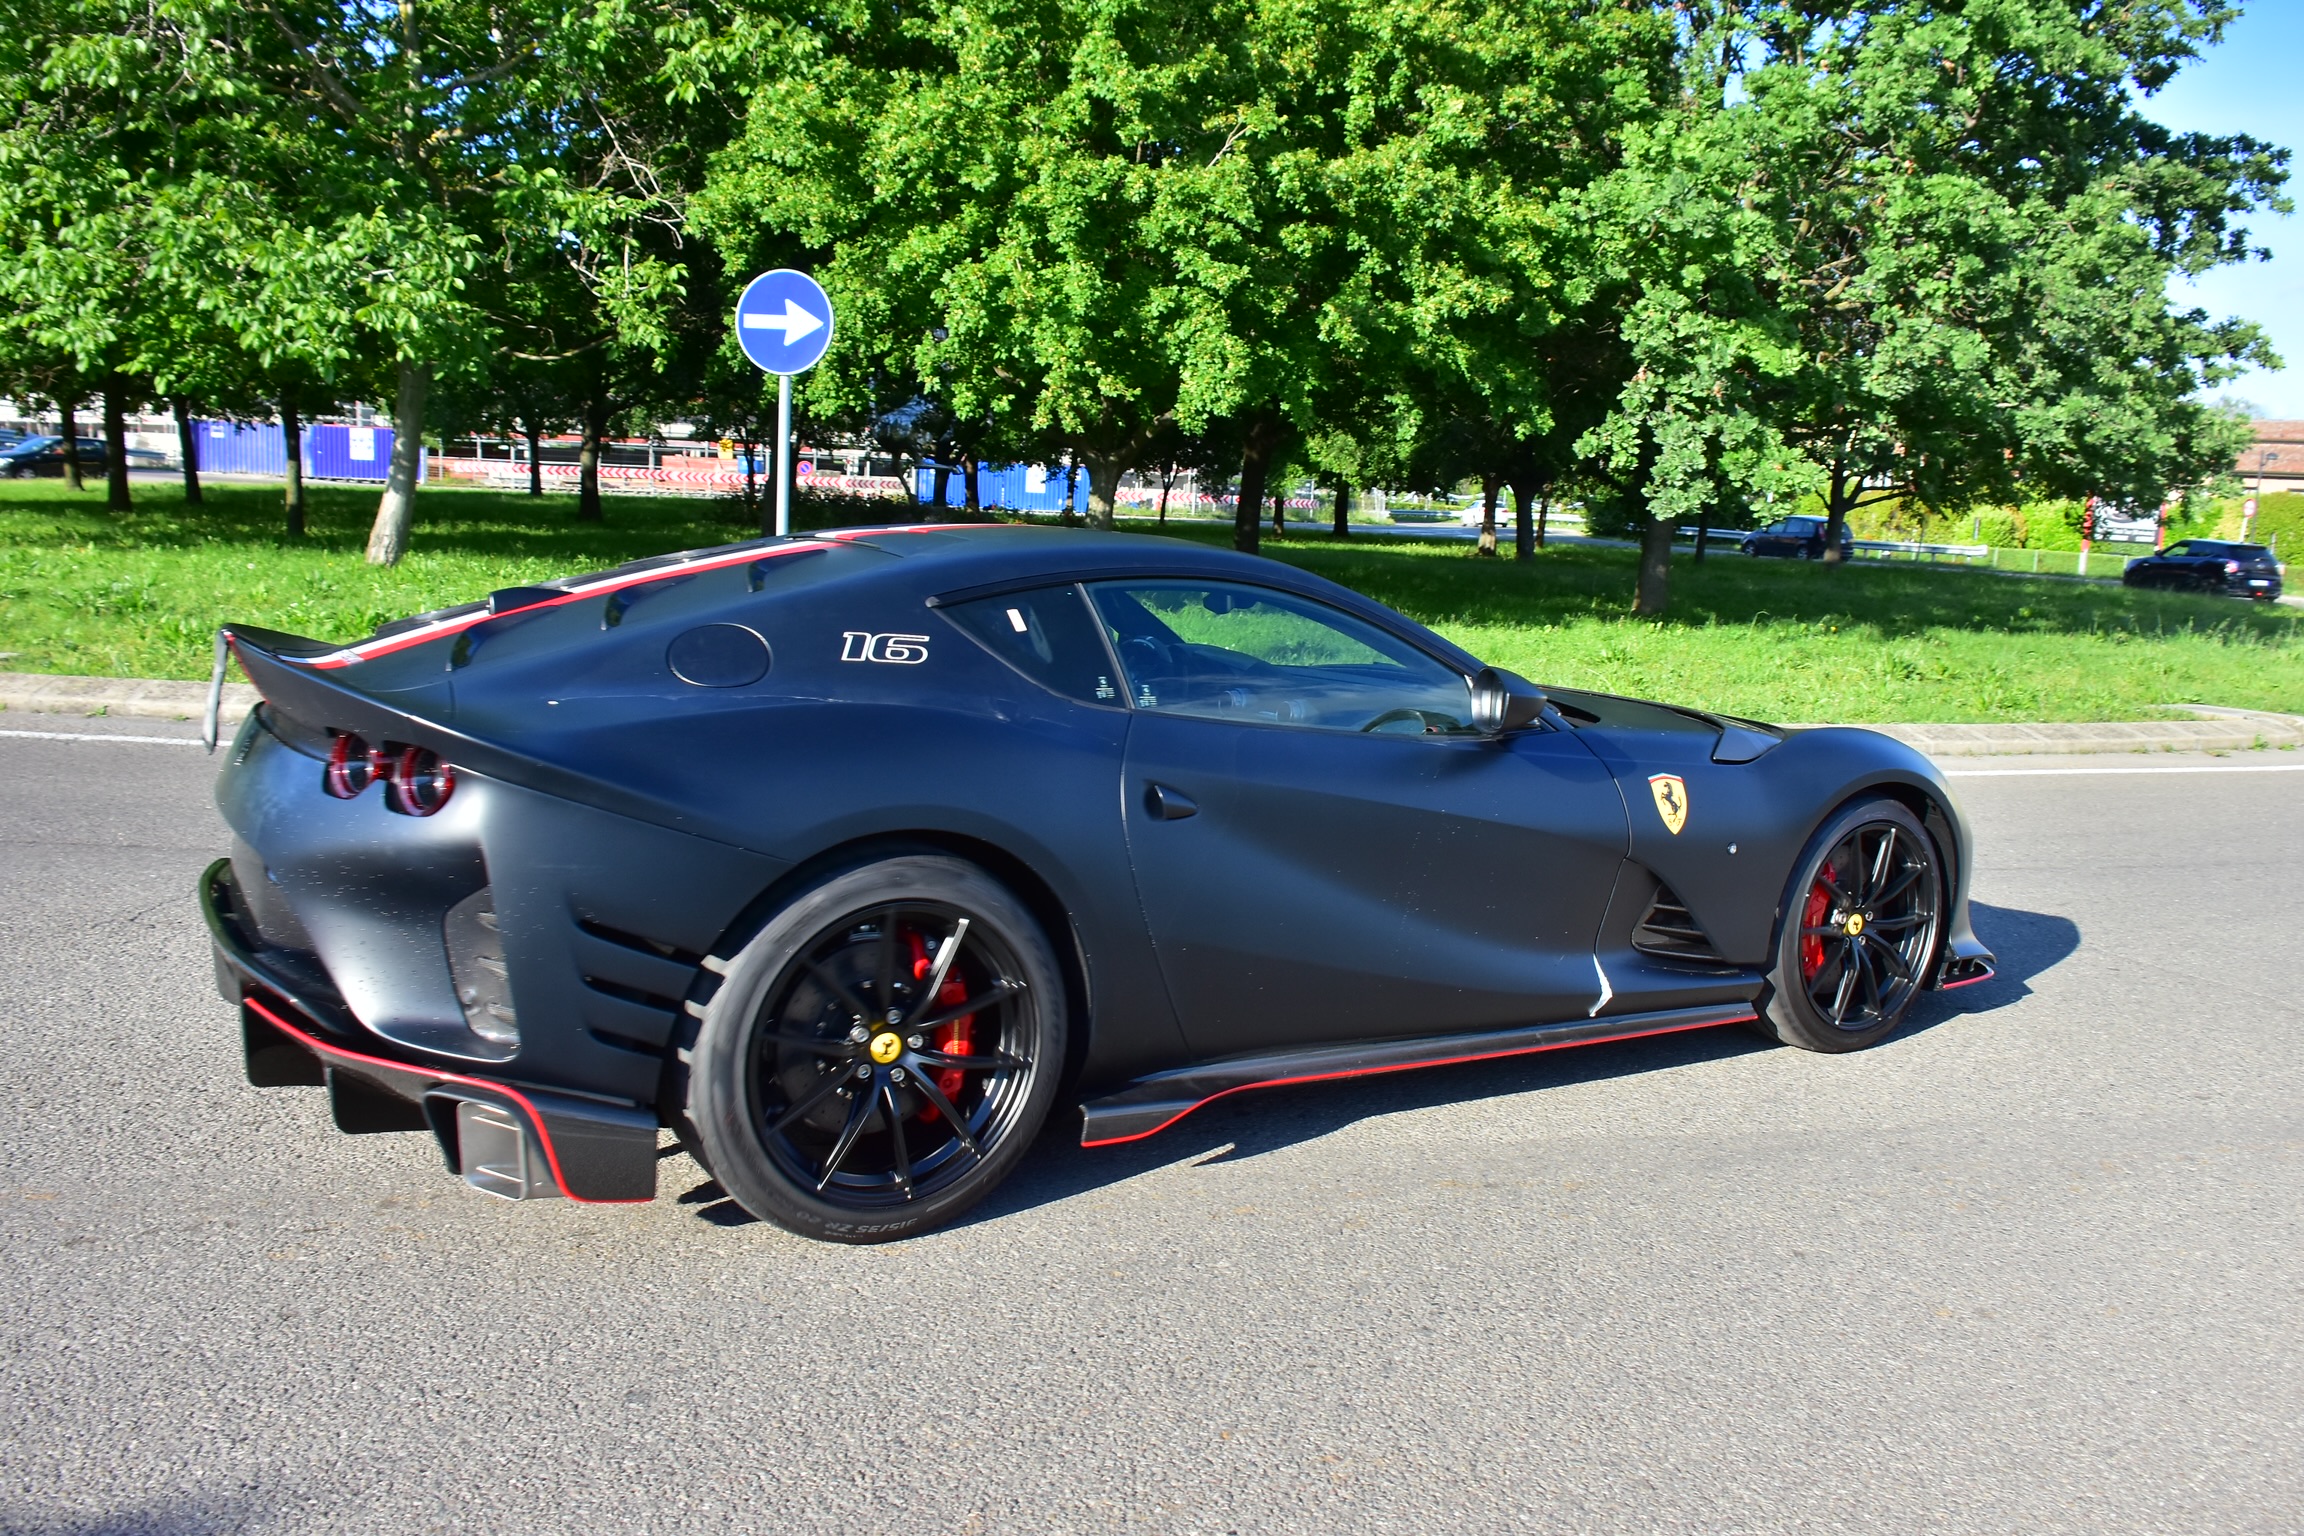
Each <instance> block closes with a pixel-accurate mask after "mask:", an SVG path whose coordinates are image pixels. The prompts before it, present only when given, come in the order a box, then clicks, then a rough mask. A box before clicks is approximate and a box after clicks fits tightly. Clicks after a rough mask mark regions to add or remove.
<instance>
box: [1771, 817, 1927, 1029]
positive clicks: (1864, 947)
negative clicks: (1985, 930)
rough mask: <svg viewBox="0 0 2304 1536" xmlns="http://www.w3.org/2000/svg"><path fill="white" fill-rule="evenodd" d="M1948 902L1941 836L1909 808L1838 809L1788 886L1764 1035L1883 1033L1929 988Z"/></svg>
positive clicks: (1809, 848)
mask: <svg viewBox="0 0 2304 1536" xmlns="http://www.w3.org/2000/svg"><path fill="white" fill-rule="evenodd" d="M1944 900H1945V884H1944V878H1943V874H1942V870H1941V861H1940V859H1939V857H1938V853H1937V849H1936V841H1935V839H1934V838H1933V837H1931V836H1930V835H1929V833H1928V830H1927V828H1925V827H1923V826H1922V825H1921V824H1920V821H1919V819H1918V818H1917V817H1915V816H1914V815H1913V814H1912V812H1911V811H1910V810H1908V809H1906V808H1905V807H1904V806H1903V805H1902V804H1900V803H1899V802H1896V801H1893V800H1870V801H1864V802H1861V803H1859V804H1857V805H1853V806H1850V807H1848V808H1847V809H1845V810H1843V811H1841V812H1840V813H1839V814H1838V815H1836V816H1834V817H1833V818H1832V819H1831V820H1830V821H1829V822H1827V823H1826V824H1825V826H1824V827H1823V829H1822V830H1820V831H1819V832H1818V833H1817V835H1816V837H1815V838H1814V839H1812V840H1811V841H1810V843H1809V846H1808V852H1807V854H1806V856H1805V857H1804V858H1803V859H1802V860H1801V862H1800V864H1799V865H1798V866H1797V868H1796V869H1795V871H1794V876H1793V880H1792V884H1791V886H1790V888H1789V889H1788V890H1787V891H1786V893H1785V898H1784V905H1783V906H1782V908H1781V909H1780V917H1779V925H1780V933H1779V936H1778V940H1777V946H1776V965H1775V968H1774V969H1773V970H1771V971H1770V972H1769V977H1768V988H1767V990H1766V991H1765V992H1763V994H1762V997H1761V1002H1760V1015H1761V1029H1762V1032H1763V1033H1766V1034H1769V1035H1773V1036H1774V1037H1775V1038H1776V1039H1778V1040H1781V1041H1783V1042H1784V1043H1785V1044H1787V1045H1797V1046H1803V1047H1805V1048H1807V1049H1809V1050H1813V1051H1854V1050H1861V1049H1863V1048H1864V1047H1865V1046H1868V1045H1871V1044H1874V1043H1875V1042H1877V1041H1880V1040H1882V1039H1885V1038H1886V1037H1887V1036H1888V1035H1889V1034H1891V1033H1892V1032H1894V1030H1895V1029H1896V1027H1897V1026H1898V1025H1899V1024H1901V1023H1903V1022H1904V1017H1905V1015H1906V1014H1908V1013H1910V1012H1911V1010H1912V1005H1913V1003H1914V1002H1915V1001H1917V1000H1918V998H1919V996H1920V993H1921V991H1922V990H1923V989H1924V988H1925V987H1926V986H1927V982H1928V976H1929V971H1930V968H1931V967H1933V966H1934V965H1935V963H1936V952H1937V947H1938V944H1939V943H1940V941H1941V938H1942V933H1943V906H1944Z"/></svg>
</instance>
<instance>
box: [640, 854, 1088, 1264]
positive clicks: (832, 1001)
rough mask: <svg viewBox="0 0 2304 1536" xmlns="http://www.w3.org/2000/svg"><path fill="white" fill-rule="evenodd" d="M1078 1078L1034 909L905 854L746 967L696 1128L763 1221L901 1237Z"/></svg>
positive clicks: (955, 865)
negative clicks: (1070, 1071)
mask: <svg viewBox="0 0 2304 1536" xmlns="http://www.w3.org/2000/svg"><path fill="white" fill-rule="evenodd" d="M1063 1066H1064V985H1063V979H1062V976H1061V974H1060V972H1059V971H1058V970H1057V967H1056V962H1055V956H1054V953H1053V951H1052V950H1051V949H1050V947H1049V944H1048V941H1047V938H1046V937H1045V935H1044V934H1042V932H1041V931H1040V927H1039V925H1038V923H1036V922H1035V921H1034V920H1033V918H1032V916H1031V913H1030V912H1029V911H1028V910H1027V909H1026V908H1025V907H1024V906H1023V904H1022V903H1020V902H1019V901H1017V900H1016V898H1015V897H1014V896H1013V895H1012V894H1011V893H1010V892H1009V891H1008V890H1007V889H1006V888H1004V887H1003V886H1001V885H999V884H998V883H997V882H995V881H994V880H992V879H991V877H990V876H988V875H986V874H985V873H984V872H983V871H982V870H980V869H977V868H975V867H974V866H972V865H969V864H965V863H963V862H961V861H959V860H957V859H952V858H946V857H941V856H932V855H920V856H912V857H904V858H897V859H889V860H885V861H883V862H880V863H877V864H872V865H868V866H866V867H864V868H862V869H856V870H851V871H849V872H848V873H846V874H843V875H840V876H838V877H836V878H833V879H831V880H828V881H826V882H825V883H824V884H822V885H819V886H818V887H816V888H815V889H813V890H811V891H809V892H808V893H807V894H806V895H804V896H802V897H800V898H799V899H798V900H796V901H794V902H793V903H792V904H791V905H789V906H787V907H786V908H785V909H784V911H783V912H781V913H779V914H778V915H777V917H776V918H775V919H773V920H772V921H771V922H770V923H769V924H768V925H767V926H766V927H765V928H763V929H762V930H761V932H760V934H759V935H758V936H757V937H756V938H754V939H753V940H752V942H751V943H749V944H747V945H746V946H745V947H744V948H743V949H742V950H741V951H739V952H738V954H737V956H736V958H735V959H734V960H733V961H731V962H730V964H729V968H728V974H727V978H726V980H725V981H724V982H723V983H722V984H721V988H720V990H719V992H718V993H716V994H715V995H714V997H713V999H712V1002H711V1003H710V1005H708V1006H707V1008H706V1009H705V1014H704V1019H703V1021H702V1023H701V1025H700V1026H699V1028H698V1031H697V1038H696V1042H695V1044H694V1046H693V1048H692V1049H691V1051H690V1052H689V1071H688V1080H687V1085H686V1087H687V1091H686V1096H685V1098H686V1108H687V1118H688V1120H689V1122H690V1124H691V1125H692V1127H693V1130H694V1132H695V1135H696V1137H697V1139H698V1141H699V1142H700V1143H701V1146H700V1148H699V1150H701V1152H702V1153H703V1160H704V1161H705V1162H706V1163H707V1165H708V1166H709V1167H710V1169H711V1171H712V1173H713V1175H714V1177H715V1178H717V1179H718V1180H719V1182H720V1185H721V1187H722V1188H724V1189H725V1190H727V1192H728V1193H729V1194H730V1195H731V1196H732V1197H734V1199H735V1200H736V1202H737V1203H738V1204H739V1205H741V1206H743V1207H744V1208H745V1209H746V1210H748V1211H750V1212H752V1214H754V1215H755V1216H760V1217H764V1218H766V1219H767V1220H770V1221H774V1222H776V1223H778V1224H779V1225H781V1226H784V1227H787V1228H790V1229H791V1230H793V1231H795V1232H799V1233H801V1234H802V1235H804V1236H809V1237H818V1238H826V1239H830V1240H833V1241H839V1242H887V1241H890V1240H893V1239H896V1238H901V1237H908V1236H911V1235H912V1234H914V1233H917V1232H922V1231H926V1230H928V1229H929V1228H931V1227H934V1226H938V1225H941V1224H942V1223H944V1222H947V1221H949V1220H951V1219H952V1218H953V1217H955V1216H957V1215H959V1214H960V1213H961V1212H962V1211H964V1210H966V1209H967V1208H968V1207H969V1206H971V1205H974V1204H975V1203H976V1202H977V1201H978V1200H981V1199H982V1198H983V1197H984V1196H985V1195H986V1194H988V1193H990V1191H991V1190H992V1188H993V1187H994V1186H995V1185H997V1184H998V1183H999V1182H1000V1181H1001V1179H1003V1178H1004V1177H1006V1175H1007V1174H1008V1172H1009V1171H1010V1170H1011V1169H1012V1168H1013V1167H1014V1166H1015V1164H1016V1162H1017V1160H1018V1159H1019V1158H1021V1157H1022V1156H1023V1154H1024V1152H1025V1151H1026V1150H1027V1149H1028V1148H1029V1147H1030V1145H1031V1142H1032V1139H1033V1137H1034V1136H1035V1135H1037V1134H1038V1133H1039V1130H1040V1127H1041V1125H1042V1123H1043V1122H1044V1121H1045V1120H1046V1119H1047V1115H1048V1111H1049V1108H1050V1106H1051V1105H1052V1103H1053V1102H1054V1099H1055V1094H1056V1088H1057V1081H1058V1078H1059V1077H1060V1075H1061V1074H1062V1071H1063Z"/></svg>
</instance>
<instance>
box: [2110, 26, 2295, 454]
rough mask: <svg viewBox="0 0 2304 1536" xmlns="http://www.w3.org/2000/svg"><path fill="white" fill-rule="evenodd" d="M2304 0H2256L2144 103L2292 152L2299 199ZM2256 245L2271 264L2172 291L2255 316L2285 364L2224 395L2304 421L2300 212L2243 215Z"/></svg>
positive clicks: (2183, 123) (2169, 116) (2212, 309)
mask: <svg viewBox="0 0 2304 1536" xmlns="http://www.w3.org/2000/svg"><path fill="white" fill-rule="evenodd" d="M2299 66H2304V0H2254V3H2253V4H2251V5H2249V7H2248V10H2247V13H2246V14H2245V15H2243V16H2242V17H2241V18H2240V20H2239V22H2238V23H2237V24H2236V25H2234V26H2233V27H2231V28H2230V29H2228V30H2227V31H2226V32H2225V34H2224V41H2223V42H2222V43H2221V44H2220V45H2219V46H2217V47H2215V48H2212V49H2210V50H2209V51H2208V53H2207V54H2206V55H2205V56H2204V57H2203V58H2202V59H2201V60H2200V62H2198V63H2197V64H2194V65H2193V66H2192V67H2191V68H2190V69H2187V70H2186V71H2184V72H2183V73H2182V74H2180V75H2178V76H2177V77H2176V79H2175V81H2174V82H2173V83H2172V84H2170V85H2169V87H2168V88H2167V89H2166V90H2164V91H2162V92H2160V94H2159V95H2157V96H2154V97H2151V98H2149V99H2148V100H2146V101H2145V102H2143V103H2142V105H2143V109H2144V111H2145V112H2147V113H2148V114H2150V115H2151V116H2153V117H2155V118H2157V119H2158V120H2160V121H2161V122H2163V123H2166V124H2167V125H2168V126H2169V127H2171V128H2180V129H2189V130H2195V131H2198V132H2202V133H2249V134H2254V135H2255V136H2256V137H2257V138H2260V139H2268V140H2270V141H2271V142H2272V143H2274V144H2278V145H2281V146H2283V147H2284V148H2287V149H2292V150H2296V151H2298V155H2297V160H2296V162H2295V163H2292V164H2291V165H2290V166H2289V174H2290V175H2291V177H2293V178H2295V179H2294V180H2292V181H2291V182H2290V183H2289V192H2290V194H2291V196H2294V197H2295V198H2296V199H2297V201H2298V202H2300V203H2304V89H2300V82H2299V80H2298V69H2299ZM2249 227H2250V229H2251V230H2252V231H2253V232H2254V235H2255V239H2256V242H2257V243H2258V244H2259V245H2261V246H2263V247H2264V248H2266V249H2268V250H2270V251H2271V252H2272V260H2271V261H2269V262H2263V263H2251V264H2249V265H2247V266H2245V267H2223V268H2220V269H2218V270H2217V271H2215V272H2211V273H2210V274H2208V276H2207V277H2206V278H2204V279H2203V280H2201V281H2200V282H2198V283H2196V284H2182V283H2180V284H2177V285H2176V286H2175V288H2174V290H2173V294H2174V297H2175V298H2176V299H2177V301H2178V302H2180V303H2189V304H2196V305H2198V306H2199V307H2200V308H2202V309H2205V310H2207V311H2208V312H2209V313H2210V314H2211V315H2217V316H2223V315H2236V316H2238V317H2240V318H2241V319H2243V320H2253V321H2255V322H2256V323H2257V324H2258V325H2261V326H2263V327H2264V329H2265V330H2266V331H2267V332H2269V333H2270V335H2271V337H2272V347H2273V350H2274V351H2276V352H2278V353H2279V354H2280V356H2281V359H2282V360H2283V361H2284V362H2286V363H2287V365H2288V366H2287V367H2286V368H2284V369H2282V370H2281V371H2280V372H2278V373H2252V374H2250V375H2248V376H2247V377H2246V378H2242V379H2239V380H2236V381H2235V382H2233V383H2232V384H2229V385H2227V386H2225V388H2224V390H2223V391H2222V392H2223V393H2224V394H2227V395H2229V396H2231V397H2232V398H2234V399H2238V400H2245V401H2248V402H2249V403H2250V404H2252V405H2254V406H2256V407H2257V408H2258V410H2259V412H2260V414H2263V415H2266V416H2274V417H2279V418H2282V419H2285V420H2304V215H2298V214H2291V215H2289V216H2288V217H2286V218H2280V217H2277V216H2273V215H2263V216H2260V217H2258V218H2256V219H2254V220H2252V221H2250V226H2249Z"/></svg>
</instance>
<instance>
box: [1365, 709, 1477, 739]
mask: <svg viewBox="0 0 2304 1536" xmlns="http://www.w3.org/2000/svg"><path fill="white" fill-rule="evenodd" d="M1403 720H1413V721H1415V722H1416V724H1417V725H1418V726H1419V727H1421V729H1420V730H1418V731H1417V732H1416V734H1417V735H1419V736H1437V735H1439V734H1440V733H1441V732H1443V731H1445V730H1447V729H1449V728H1450V727H1451V726H1453V725H1455V724H1456V722H1455V721H1454V720H1451V719H1449V718H1448V717H1447V716H1446V715H1441V714H1435V713H1434V712H1433V711H1431V710H1428V709H1388V710H1386V711H1384V713H1382V714H1380V715H1378V716H1377V717H1376V718H1375V719H1373V720H1371V721H1369V722H1368V723H1367V724H1366V725H1364V726H1362V727H1360V732H1361V734H1362V735H1366V734H1367V733H1369V732H1370V731H1380V730H1382V729H1384V727H1386V726H1388V725H1396V724H1398V723H1399V722H1401V721H1403ZM1392 734H1393V735H1395V736H1405V735H1407V734H1408V732H1406V731H1394V732H1393V733H1392Z"/></svg>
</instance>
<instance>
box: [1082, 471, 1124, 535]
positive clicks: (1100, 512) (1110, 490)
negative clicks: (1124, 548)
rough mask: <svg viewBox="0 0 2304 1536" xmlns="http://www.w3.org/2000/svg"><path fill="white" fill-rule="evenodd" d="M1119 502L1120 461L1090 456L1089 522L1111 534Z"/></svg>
mask: <svg viewBox="0 0 2304 1536" xmlns="http://www.w3.org/2000/svg"><path fill="white" fill-rule="evenodd" d="M1119 502H1120V461H1119V460H1118V459H1108V458H1105V457H1104V456H1102V455H1101V454H1090V455H1088V521H1089V522H1091V523H1093V524H1095V525H1096V526H1097V527H1099V528H1101V529H1103V530H1104V531H1105V532H1106V533H1110V532H1111V531H1112V520H1113V517H1114V516H1115V515H1116V513H1117V509H1118V506H1119Z"/></svg>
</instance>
